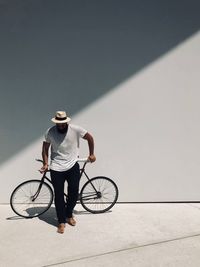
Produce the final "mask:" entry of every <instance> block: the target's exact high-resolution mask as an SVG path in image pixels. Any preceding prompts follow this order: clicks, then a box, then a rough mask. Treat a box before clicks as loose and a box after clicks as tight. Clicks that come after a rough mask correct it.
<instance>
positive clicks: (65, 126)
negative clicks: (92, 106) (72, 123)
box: [56, 123, 68, 134]
mask: <svg viewBox="0 0 200 267" xmlns="http://www.w3.org/2000/svg"><path fill="white" fill-rule="evenodd" d="M56 127H57V130H58V132H59V133H63V134H64V133H66V132H67V129H68V124H67V123H57V124H56Z"/></svg>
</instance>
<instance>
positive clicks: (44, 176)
mask: <svg viewBox="0 0 200 267" xmlns="http://www.w3.org/2000/svg"><path fill="white" fill-rule="evenodd" d="M87 163H88V162H85V163H84V164H83V166H82V168H80V178H81V177H82V176H83V174H84V175H85V177H86V178H87V180H88V181H89V183H90V184H91V185H92V187H93V189H94V191H95V192H96V194H92V195H90V196H85V197H83V198H84V199H87V200H88V199H90V198H89V197H91V199H93V196H94V195H97V196H98V191H97V190H96V188H95V186H94V185H93V183H92V182H91V181H90V178H89V176H88V175H87V173H86V171H85V166H86V164H87ZM47 172H50V170H48V171H46V172H44V174H43V176H42V178H41V183H40V185H39V187H38V190H37V192H36V193H35V195H34V196H33V198H32V201H34V200H35V199H36V198H37V197H38V195H39V193H40V190H41V188H42V184H43V182H44V181H45V179H46V180H47V181H48V182H49V183H50V184H52V182H51V180H50V179H49V178H48V177H47V176H46V173H47ZM64 195H65V196H66V197H67V195H66V194H64ZM97 198H98V197H97Z"/></svg>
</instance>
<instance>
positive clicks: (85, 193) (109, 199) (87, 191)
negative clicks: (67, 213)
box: [80, 176, 119, 213]
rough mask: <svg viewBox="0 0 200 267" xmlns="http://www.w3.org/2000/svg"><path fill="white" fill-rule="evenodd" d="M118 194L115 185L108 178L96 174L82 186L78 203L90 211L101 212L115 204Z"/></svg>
mask: <svg viewBox="0 0 200 267" xmlns="http://www.w3.org/2000/svg"><path fill="white" fill-rule="evenodd" d="M118 194H119V193H118V188H117V185H116V184H115V183H114V182H113V181H112V180H111V179H110V178H108V177H103V176H97V177H94V178H92V179H91V180H89V181H88V182H87V183H85V185H84V186H83V188H82V190H81V192H80V203H81V205H82V206H83V207H84V209H86V210H87V211H89V212H91V213H103V212H106V211H108V210H110V209H111V208H112V207H113V206H114V205H115V203H116V202H117V199H118Z"/></svg>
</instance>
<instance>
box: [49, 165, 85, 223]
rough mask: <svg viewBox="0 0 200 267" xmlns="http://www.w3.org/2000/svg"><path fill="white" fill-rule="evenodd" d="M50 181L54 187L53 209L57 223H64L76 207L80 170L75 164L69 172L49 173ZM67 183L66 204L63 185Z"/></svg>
mask: <svg viewBox="0 0 200 267" xmlns="http://www.w3.org/2000/svg"><path fill="white" fill-rule="evenodd" d="M50 173H51V181H52V184H53V187H54V194H55V207H56V213H57V218H58V223H65V222H66V218H71V217H72V213H73V209H74V207H75V205H76V202H77V199H78V192H79V181H80V168H79V164H78V163H76V164H75V165H74V166H73V167H72V168H71V169H70V170H67V171H64V172H58V171H53V170H51V171H50ZM65 181H67V183H68V199H67V203H66V202H65V199H64V184H65Z"/></svg>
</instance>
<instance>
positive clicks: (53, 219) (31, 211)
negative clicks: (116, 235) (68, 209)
mask: <svg viewBox="0 0 200 267" xmlns="http://www.w3.org/2000/svg"><path fill="white" fill-rule="evenodd" d="M41 210H43V207H37V208H28V209H26V212H27V214H28V215H29V216H30V217H29V218H26V219H31V218H34V216H36V215H37V214H38V213H40V212H41ZM108 212H111V211H108ZM74 214H75V215H77V216H79V215H94V214H92V213H90V212H88V211H86V210H81V209H79V208H78V207H76V209H74ZM38 218H39V220H41V221H43V222H45V223H47V224H50V225H52V226H55V227H57V226H58V220H57V215H56V209H55V207H50V208H49V209H48V210H47V211H46V212H45V213H43V214H41V215H40V216H38ZM6 219H7V220H19V219H25V218H23V217H19V216H13V217H9V218H6Z"/></svg>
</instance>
